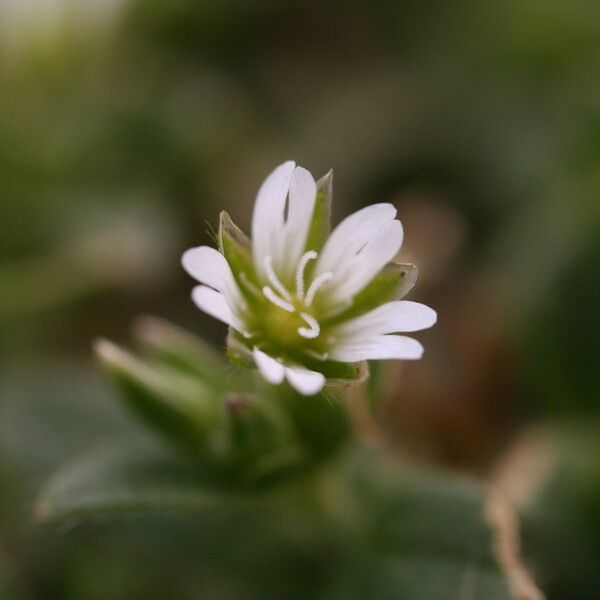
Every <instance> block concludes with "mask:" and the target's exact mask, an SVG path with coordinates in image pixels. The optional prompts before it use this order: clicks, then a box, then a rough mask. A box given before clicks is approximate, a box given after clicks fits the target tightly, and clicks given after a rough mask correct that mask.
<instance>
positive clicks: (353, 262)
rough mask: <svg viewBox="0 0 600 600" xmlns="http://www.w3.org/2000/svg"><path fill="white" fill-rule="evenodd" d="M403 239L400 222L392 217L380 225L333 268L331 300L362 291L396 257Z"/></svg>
mask: <svg viewBox="0 0 600 600" xmlns="http://www.w3.org/2000/svg"><path fill="white" fill-rule="evenodd" d="M402 238H403V229H402V225H401V223H400V221H396V220H392V221H388V222H387V223H385V224H384V225H382V226H381V227H380V228H379V229H378V230H377V232H375V233H374V235H372V236H371V238H370V239H369V241H368V242H367V243H366V244H365V246H364V248H362V250H360V252H359V253H358V254H356V255H355V256H351V257H349V259H348V260H344V262H343V264H342V265H341V267H338V269H337V270H336V271H334V279H333V284H332V285H331V287H330V289H331V293H330V302H331V303H332V304H336V303H339V302H343V301H345V300H347V299H348V298H352V297H353V296H354V295H355V294H357V293H358V292H359V291H360V290H362V289H363V288H364V287H365V286H366V285H367V284H368V283H369V282H370V281H371V280H372V279H373V278H374V277H375V276H376V275H377V273H379V272H380V271H381V270H382V269H383V268H384V267H385V265H386V264H387V263H388V262H390V261H391V260H392V258H394V256H396V254H397V253H398V250H400V246H401V245H402Z"/></svg>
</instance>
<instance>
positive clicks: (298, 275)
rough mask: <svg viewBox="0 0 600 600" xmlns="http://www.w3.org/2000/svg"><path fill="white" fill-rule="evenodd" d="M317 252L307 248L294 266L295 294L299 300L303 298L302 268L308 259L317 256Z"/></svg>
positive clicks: (304, 267)
mask: <svg viewBox="0 0 600 600" xmlns="http://www.w3.org/2000/svg"><path fill="white" fill-rule="evenodd" d="M317 256H318V254H317V253H316V252H315V251H314V250H309V251H308V252H305V253H304V254H303V255H302V258H301V259H300V260H299V261H298V266H297V267H296V295H297V296H298V298H299V299H300V300H302V299H303V298H304V269H306V265H307V264H308V262H309V261H310V260H314V259H315V258H317Z"/></svg>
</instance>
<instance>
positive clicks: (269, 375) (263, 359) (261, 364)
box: [253, 348, 285, 385]
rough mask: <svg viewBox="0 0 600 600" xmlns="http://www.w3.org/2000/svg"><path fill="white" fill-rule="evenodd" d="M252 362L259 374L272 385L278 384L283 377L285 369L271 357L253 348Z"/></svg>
mask: <svg viewBox="0 0 600 600" xmlns="http://www.w3.org/2000/svg"><path fill="white" fill-rule="evenodd" d="M253 354H254V362H255V363H256V366H257V367H258V370H259V371H260V374H261V375H262V376H263V377H264V378H265V379H266V380H267V381H268V382H269V383H272V384H275V385H277V384H279V383H281V382H282V381H283V378H284V376H285V367H284V366H283V365H282V364H281V363H280V362H279V361H278V360H275V359H274V358H273V357H271V356H269V355H268V354H265V353H264V352H262V351H261V350H259V349H258V348H254V351H253Z"/></svg>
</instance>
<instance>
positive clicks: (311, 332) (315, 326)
mask: <svg viewBox="0 0 600 600" xmlns="http://www.w3.org/2000/svg"><path fill="white" fill-rule="evenodd" d="M300 316H301V317H302V318H303V319H304V321H305V322H306V324H307V325H308V326H309V327H310V329H308V328H306V327H299V328H298V333H299V334H300V335H301V336H302V337H304V338H308V339H310V340H312V339H314V338H316V337H319V334H320V333H321V327H320V325H319V321H317V320H316V319H315V318H314V317H313V316H311V315H309V314H307V313H300Z"/></svg>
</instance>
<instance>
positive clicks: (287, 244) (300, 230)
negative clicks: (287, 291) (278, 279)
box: [279, 167, 317, 277]
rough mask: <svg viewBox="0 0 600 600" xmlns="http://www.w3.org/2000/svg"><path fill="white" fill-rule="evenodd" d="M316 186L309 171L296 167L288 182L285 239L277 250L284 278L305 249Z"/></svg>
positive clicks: (294, 266) (315, 196)
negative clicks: (288, 194)
mask: <svg viewBox="0 0 600 600" xmlns="http://www.w3.org/2000/svg"><path fill="white" fill-rule="evenodd" d="M316 198H317V184H316V183H315V180H314V179H313V176H312V175H311V174H310V172H309V171H307V170H306V169H304V168H302V167H296V168H295V169H294V172H293V174H292V179H291V182H290V197H289V208H288V217H287V221H286V223H285V239H284V240H282V244H283V247H281V248H280V249H279V251H280V253H282V254H283V256H281V257H280V260H281V267H282V269H283V273H282V275H283V276H284V277H286V276H289V274H290V273H291V272H292V273H293V271H294V270H295V268H296V264H297V263H298V260H299V259H300V257H301V256H302V253H303V252H304V249H305V247H306V238H307V237H308V230H309V227H310V222H311V219H312V216H313V211H314V209H315V200H316Z"/></svg>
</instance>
